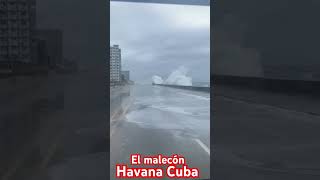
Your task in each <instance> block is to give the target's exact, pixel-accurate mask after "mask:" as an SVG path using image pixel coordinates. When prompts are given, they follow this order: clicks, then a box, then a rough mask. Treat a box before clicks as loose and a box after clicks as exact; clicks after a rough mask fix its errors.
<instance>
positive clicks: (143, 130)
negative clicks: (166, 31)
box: [110, 85, 210, 179]
mask: <svg viewBox="0 0 320 180" xmlns="http://www.w3.org/2000/svg"><path fill="white" fill-rule="evenodd" d="M130 98H131V105H130V106H129V108H128V111H127V113H126V114H125V115H124V116H122V117H120V118H119V119H118V122H117V123H116V124H115V125H113V126H111V138H110V149H111V150H110V159H111V162H110V163H111V164H110V167H111V170H110V172H111V177H110V178H111V179H115V164H117V163H123V164H129V163H130V161H129V158H130V154H135V153H139V154H141V155H158V154H163V155H166V156H170V155H172V154H180V155H183V156H184V157H185V158H186V161H187V164H188V166H189V167H193V168H199V170H200V177H201V178H202V179H204V178H209V176H210V94H209V93H203V92H194V91H188V90H181V89H174V88H169V87H160V86H152V85H135V86H132V89H131V96H130Z"/></svg>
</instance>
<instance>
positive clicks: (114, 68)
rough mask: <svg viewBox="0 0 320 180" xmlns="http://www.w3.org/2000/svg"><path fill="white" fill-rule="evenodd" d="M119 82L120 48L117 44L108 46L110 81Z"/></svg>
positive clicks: (112, 82)
mask: <svg viewBox="0 0 320 180" xmlns="http://www.w3.org/2000/svg"><path fill="white" fill-rule="evenodd" d="M120 82H121V49H120V48H119V45H113V46H111V47H110V83H111V84H119V83H120Z"/></svg>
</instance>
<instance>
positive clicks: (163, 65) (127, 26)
mask: <svg viewBox="0 0 320 180" xmlns="http://www.w3.org/2000/svg"><path fill="white" fill-rule="evenodd" d="M110 12H111V13H110V28H111V32H110V33H111V34H110V41H111V42H110V44H111V45H113V44H118V45H120V48H121V49H122V66H123V67H122V69H123V70H130V73H131V75H130V76H131V79H132V80H134V81H137V82H141V83H150V82H151V77H152V76H153V75H160V76H163V77H167V76H168V75H169V74H170V72H172V71H173V70H175V69H177V68H178V67H179V66H185V67H186V68H188V69H189V70H190V71H189V75H190V76H191V77H192V78H193V81H194V82H195V81H198V82H199V81H200V82H208V81H209V79H210V78H209V75H210V59H209V58H210V7H209V6H188V5H166V4H147V3H127V2H111V7H110Z"/></svg>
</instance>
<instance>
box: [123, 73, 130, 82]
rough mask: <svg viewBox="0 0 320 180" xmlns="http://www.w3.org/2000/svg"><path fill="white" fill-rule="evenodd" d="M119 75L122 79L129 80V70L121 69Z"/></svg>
mask: <svg viewBox="0 0 320 180" xmlns="http://www.w3.org/2000/svg"><path fill="white" fill-rule="evenodd" d="M121 75H122V77H123V80H125V81H129V80H130V71H121Z"/></svg>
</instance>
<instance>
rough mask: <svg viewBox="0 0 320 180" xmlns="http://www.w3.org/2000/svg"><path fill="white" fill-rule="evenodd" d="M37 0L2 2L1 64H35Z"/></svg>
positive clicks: (0, 3)
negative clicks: (33, 47)
mask: <svg viewBox="0 0 320 180" xmlns="http://www.w3.org/2000/svg"><path fill="white" fill-rule="evenodd" d="M35 24H36V1H35V0H0V62H1V63H6V62H7V63H9V64H10V63H33V62H32V41H33V38H32V37H33V36H34V30H35Z"/></svg>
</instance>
